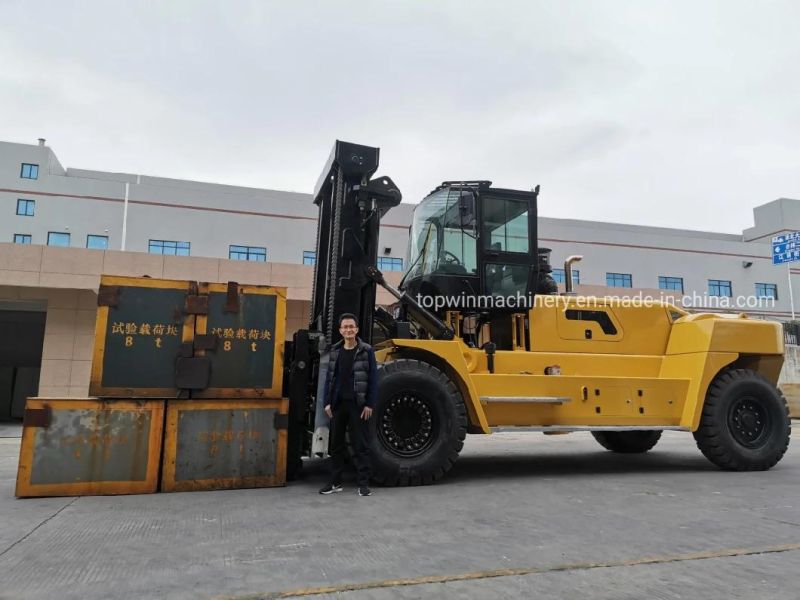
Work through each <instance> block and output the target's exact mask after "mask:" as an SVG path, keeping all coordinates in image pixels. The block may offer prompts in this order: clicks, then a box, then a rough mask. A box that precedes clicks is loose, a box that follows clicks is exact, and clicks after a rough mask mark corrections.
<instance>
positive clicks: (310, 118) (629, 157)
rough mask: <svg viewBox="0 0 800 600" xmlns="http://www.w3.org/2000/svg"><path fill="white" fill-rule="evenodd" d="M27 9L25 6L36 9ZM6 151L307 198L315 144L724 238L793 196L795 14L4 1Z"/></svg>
mask: <svg viewBox="0 0 800 600" xmlns="http://www.w3.org/2000/svg"><path fill="white" fill-rule="evenodd" d="M37 6H39V5H37ZM3 8H4V17H5V18H4V20H3V21H2V23H0V64H2V65H3V69H0V114H2V115H3V120H4V123H3V125H4V126H3V131H4V133H3V137H4V139H9V140H13V141H31V142H33V141H34V140H35V138H36V137H39V136H43V137H47V138H48V141H49V143H50V144H51V145H52V147H53V148H54V150H55V151H56V153H57V154H58V156H59V158H60V159H61V161H62V163H64V164H65V165H66V166H75V167H82V168H96V169H105V170H112V171H128V172H141V173H147V174H154V175H163V176H169V177H178V178H194V179H200V180H206V181H218V182H222V183H231V184H239V185H252V186H259V187H273V188H278V189H290V190H296V191H311V190H312V188H313V185H314V182H315V181H316V178H317V176H318V174H319V170H320V169H321V168H322V165H323V163H324V161H325V159H326V157H327V155H328V152H329V150H330V147H331V145H332V144H333V140H334V139H336V138H340V139H348V140H350V141H355V142H359V143H366V144H374V145H379V146H381V147H382V168H381V171H382V172H385V173H387V174H389V175H391V176H392V177H393V178H394V180H395V181H396V182H397V183H398V184H399V185H400V186H401V189H402V190H403V192H404V197H405V199H406V200H409V201H415V200H418V199H420V198H421V197H422V196H423V195H424V194H425V193H427V192H428V191H429V190H430V189H432V188H433V187H435V185H437V184H438V183H439V182H440V181H442V180H444V179H450V178H486V179H492V180H493V181H495V182H496V183H497V184H502V185H505V186H509V187H521V188H530V187H533V186H534V185H536V184H537V183H538V184H541V185H542V188H543V195H542V207H541V211H540V212H541V214H544V215H547V216H558V217H571V218H585V219H598V220H611V221H621V222H632V223H642V224H652V225H664V226H675V227H686V228H694V229H707V230H720V231H731V232H736V231H740V230H741V229H743V228H745V227H748V226H749V225H751V219H752V217H751V209H752V207H753V206H755V205H757V204H761V203H765V202H768V201H770V200H772V199H774V198H777V197H780V196H789V197H797V198H800V168H798V167H799V166H800V165H798V161H800V159H798V158H797V157H798V153H797V152H796V149H795V147H796V141H797V139H798V138H800V135H798V134H800V109H798V107H800V80H798V78H797V77H796V67H795V65H796V64H798V61H800V40H798V38H797V36H796V35H795V32H794V23H796V22H797V18H798V17H799V16H800V14H798V13H800V8H798V5H797V4H796V3H792V2H771V3H769V4H763V5H758V6H755V5H753V4H751V3H747V2H708V3H701V4H698V3H696V2H647V3H641V2H614V3H599V2H578V1H574V2H568V3H555V2H503V3H492V4H489V3H478V2H436V3H422V2H420V3H413V2H411V3H399V2H387V3H374V2H373V3H367V4H365V3H362V2H348V1H340V2H336V3H330V2H321V1H320V2H303V3H287V2H261V1H253V2H244V1H231V2H227V3H224V4H220V3H215V2H194V1H192V2H189V1H184V2H169V3H158V2H141V3H132V2H122V1H109V2H83V3H81V4H80V5H79V8H76V7H75V5H69V4H68V3H57V2H44V3H42V4H41V6H40V8H39V9H37V10H36V11H32V10H30V6H29V5H28V4H26V3H23V2H16V1H15V2H4V5H3Z"/></svg>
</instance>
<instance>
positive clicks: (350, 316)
mask: <svg viewBox="0 0 800 600" xmlns="http://www.w3.org/2000/svg"><path fill="white" fill-rule="evenodd" d="M345 319H353V321H355V323H356V327H358V319H356V316H355V315H354V314H353V313H342V314H340V315H339V327H341V326H342V322H343V321H344V320H345Z"/></svg>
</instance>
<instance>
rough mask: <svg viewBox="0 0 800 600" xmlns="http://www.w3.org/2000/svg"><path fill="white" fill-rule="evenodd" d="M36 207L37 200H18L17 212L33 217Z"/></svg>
mask: <svg viewBox="0 0 800 600" xmlns="http://www.w3.org/2000/svg"><path fill="white" fill-rule="evenodd" d="M35 208H36V200H17V214H18V215H20V216H23V217H32V216H33V213H34V209H35Z"/></svg>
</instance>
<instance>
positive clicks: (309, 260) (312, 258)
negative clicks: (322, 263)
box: [303, 250, 317, 267]
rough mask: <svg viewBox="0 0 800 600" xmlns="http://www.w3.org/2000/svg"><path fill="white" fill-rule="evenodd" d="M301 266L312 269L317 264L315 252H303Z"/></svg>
mask: <svg viewBox="0 0 800 600" xmlns="http://www.w3.org/2000/svg"><path fill="white" fill-rule="evenodd" d="M303 264H304V265H309V266H312V267H313V266H314V265H315V264H317V252H316V250H303Z"/></svg>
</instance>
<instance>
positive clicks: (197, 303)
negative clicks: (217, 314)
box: [183, 295, 208, 315]
mask: <svg viewBox="0 0 800 600" xmlns="http://www.w3.org/2000/svg"><path fill="white" fill-rule="evenodd" d="M183 312H184V313H186V314H187V315H207V314H208V296H197V295H192V296H186V304H185V305H184V307H183Z"/></svg>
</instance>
